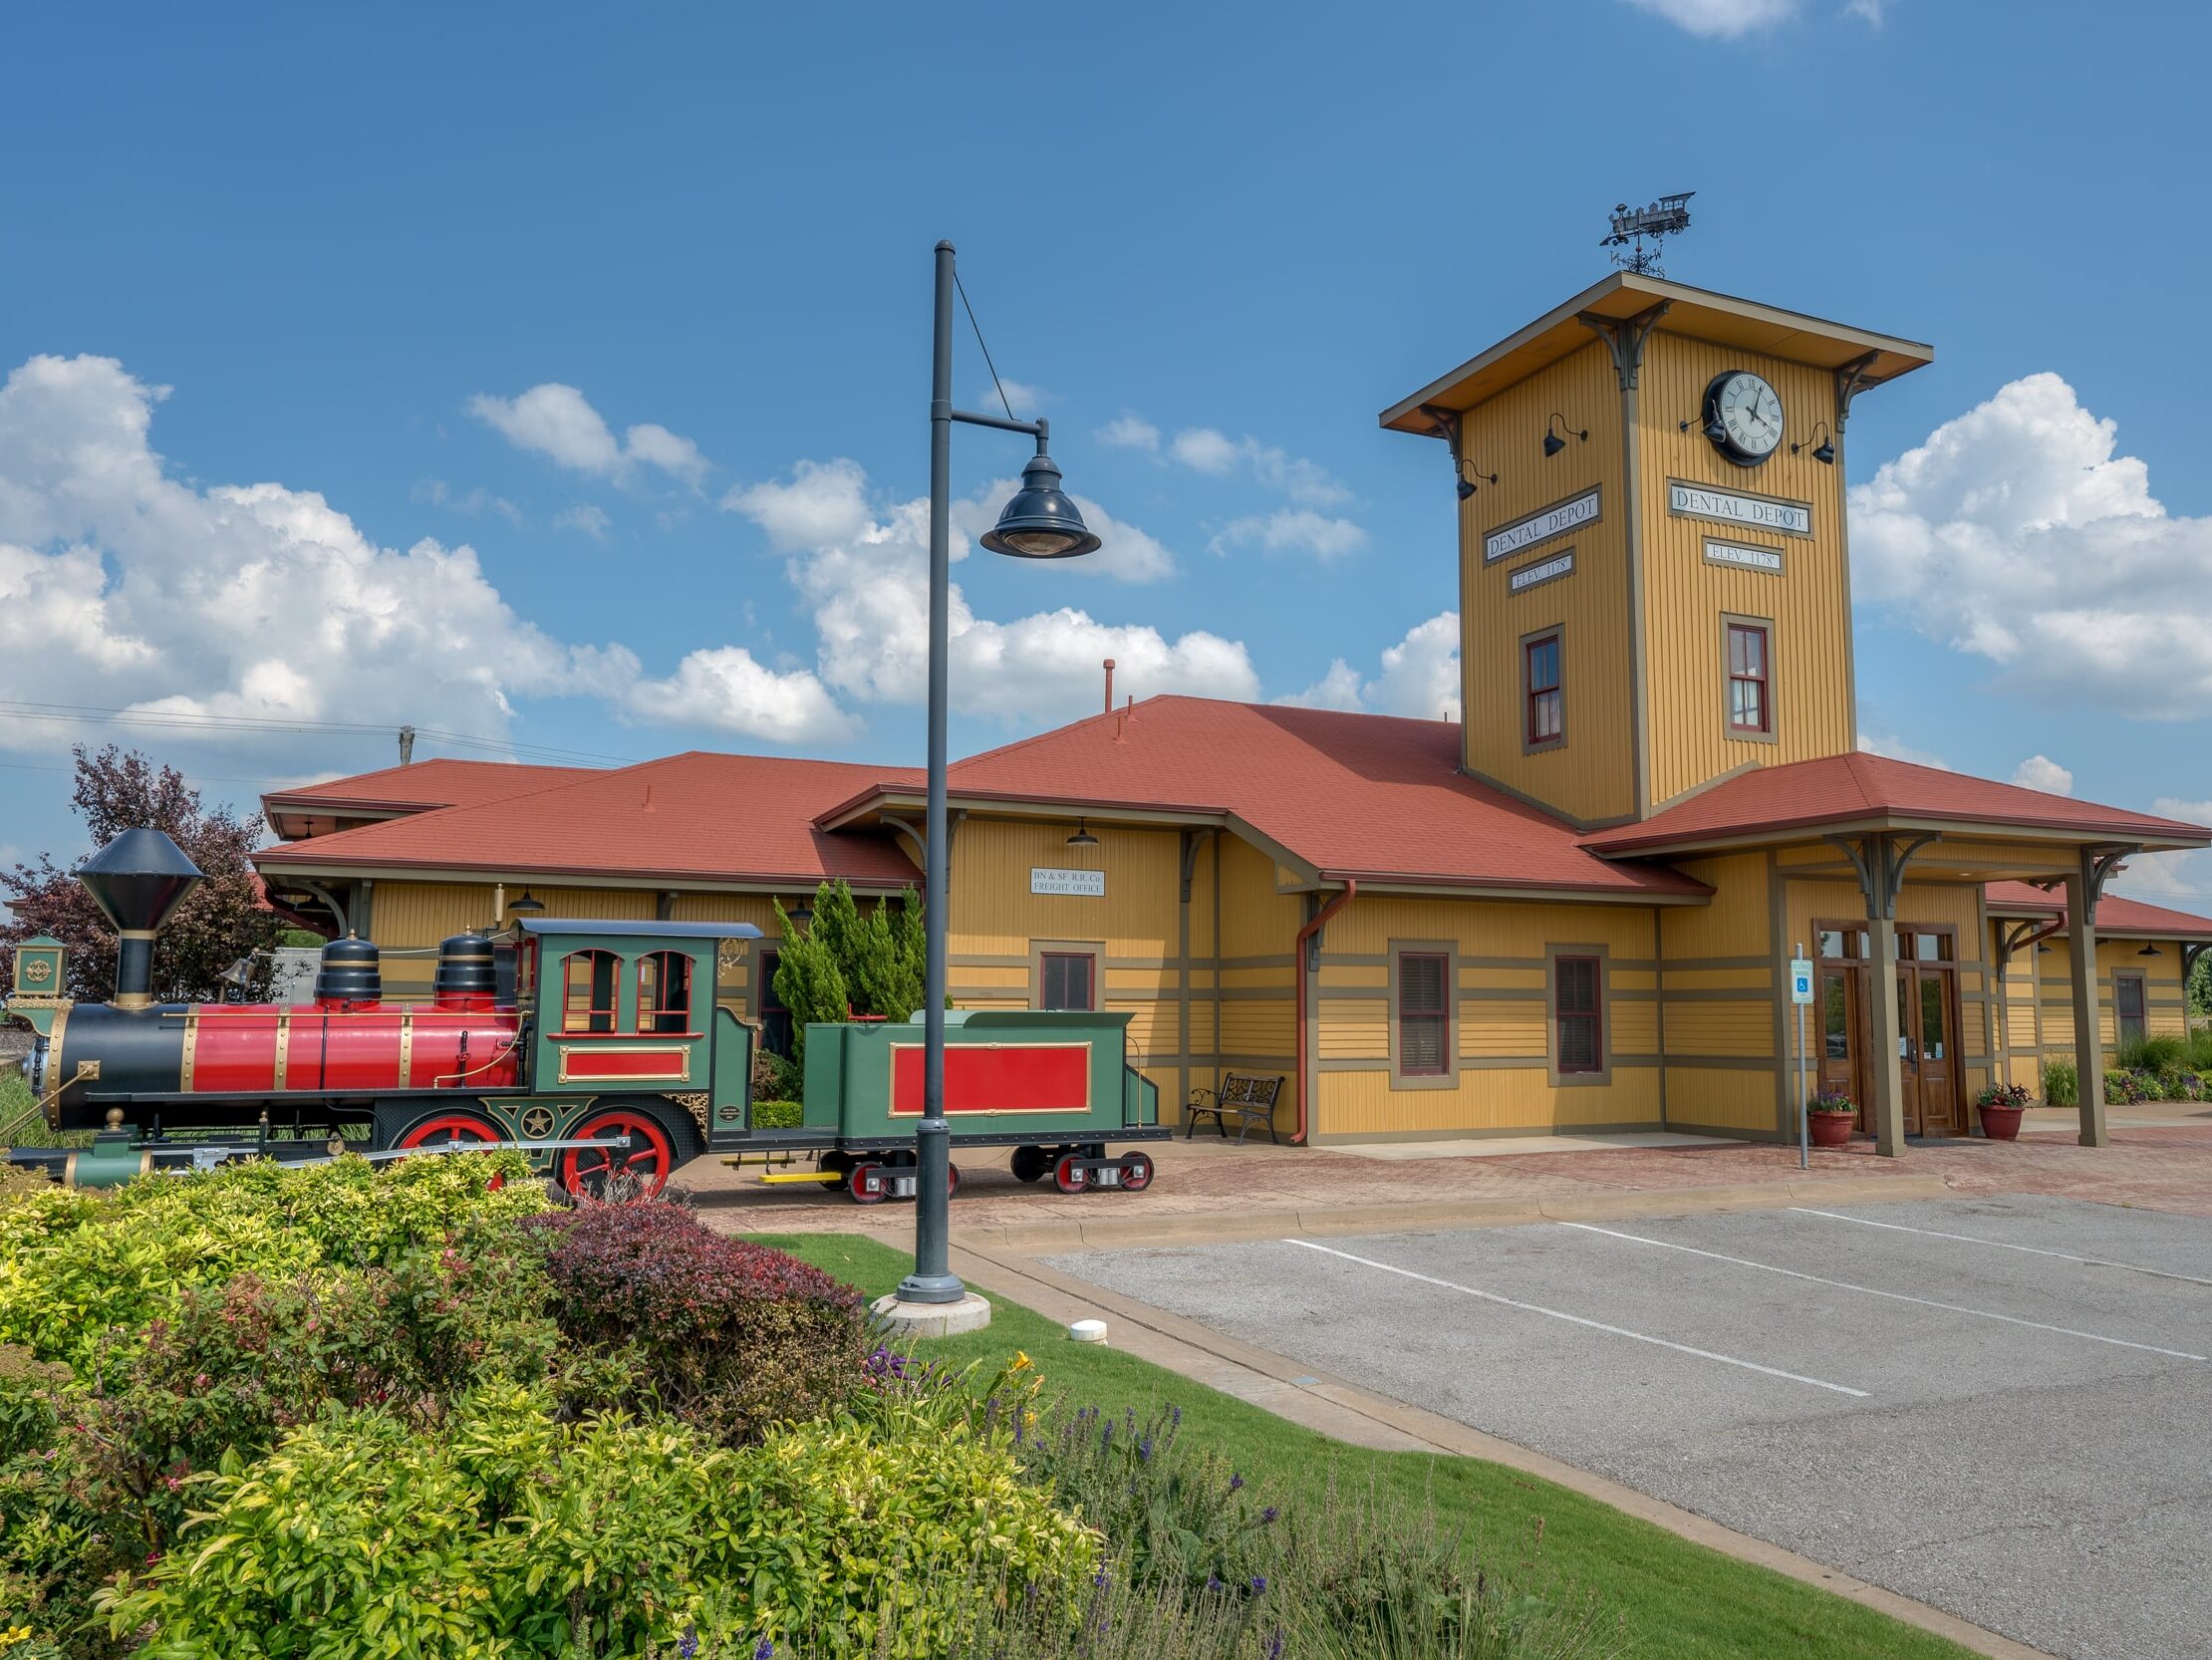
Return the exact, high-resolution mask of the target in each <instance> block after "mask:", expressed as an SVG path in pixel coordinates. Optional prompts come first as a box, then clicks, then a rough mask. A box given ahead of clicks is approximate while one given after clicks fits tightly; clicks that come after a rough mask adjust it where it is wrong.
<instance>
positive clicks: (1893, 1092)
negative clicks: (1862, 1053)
mask: <svg viewBox="0 0 2212 1660" xmlns="http://www.w3.org/2000/svg"><path fill="white" fill-rule="evenodd" d="M1866 932H1867V935H1868V949H1869V951H1870V953H1871V955H1870V957H1869V958H1868V961H1869V962H1870V963H1871V964H1872V966H1873V968H1872V972H1873V976H1874V981H1873V983H1872V984H1871V985H1869V986H1868V987H1867V988H1866V990H1867V1001H1868V1002H1869V1003H1871V1004H1872V1005H1873V1006H1872V1007H1870V1008H1869V1009H1868V1010H1867V1014H1868V1016H1869V1017H1868V1019H1867V1022H1866V1024H1867V1042H1868V1044H1869V1046H1870V1047H1871V1048H1872V1049H1873V1051H1874V1053H1873V1062H1874V1064H1873V1065H1872V1067H1871V1068H1869V1073H1870V1076H1871V1081H1872V1083H1873V1085H1874V1099H1873V1100H1872V1101H1870V1102H1868V1103H1867V1111H1868V1114H1869V1115H1870V1116H1871V1117H1872V1119H1873V1121H1874V1151H1875V1152H1876V1153H1878V1154H1880V1155H1881V1156H1882V1157H1883V1158H1885V1159H1894V1158H1895V1157H1897V1155H1898V1154H1900V1153H1902V1152H1903V1151H1904V1150H1905V1069H1904V1062H1903V1059H1902V1057H1901V1056H1900V1055H1899V1053H1898V1045H1899V1044H1900V1043H1902V1042H1903V1041H1904V1036H1905V1034H1904V1031H1903V1028H1902V1027H1901V1026H1899V1024H1898V1021H1897V921H1896V917H1895V915H1894V914H1892V915H1890V916H1884V917H1877V916H1873V915H1871V914H1870V915H1869V916H1868V917H1867V919H1866Z"/></svg>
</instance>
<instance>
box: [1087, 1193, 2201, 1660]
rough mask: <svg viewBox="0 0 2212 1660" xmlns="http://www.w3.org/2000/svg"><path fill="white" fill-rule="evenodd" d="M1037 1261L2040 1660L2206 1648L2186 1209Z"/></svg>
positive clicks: (1801, 1220) (1966, 1207) (1681, 1221)
mask: <svg viewBox="0 0 2212 1660" xmlns="http://www.w3.org/2000/svg"><path fill="white" fill-rule="evenodd" d="M1046 1260H1047V1262H1048V1263H1049V1264H1050V1265H1051V1266H1052V1267H1054V1268H1056V1269H1058V1270H1059V1271H1060V1272H1062V1273H1065V1274H1069V1275H1072V1276H1075V1277H1078V1278H1082V1279H1087V1280H1089V1281H1091V1282H1093V1283H1095V1284H1098V1285H1101V1286H1104V1287H1107V1288H1109V1289H1111V1290H1114V1291H1118V1292H1120V1293H1121V1294H1123V1295H1125V1296H1130V1297H1134V1298H1137V1299H1139V1300H1141V1301H1144V1302H1147V1303H1150V1304H1152V1305H1154V1306H1156V1307H1159V1308H1163V1309H1167V1310H1169V1311H1171V1312H1174V1313H1177V1314H1182V1315H1185V1316H1187V1317H1190V1318H1193V1319H1197V1320H1200V1321H1203V1322H1204V1323H1206V1324H1208V1325H1210V1326H1213V1327H1215V1328H1217V1329H1220V1330H1222V1331H1224V1332H1227V1333H1229V1334H1231V1335H1233V1336H1236V1337H1239V1338H1242V1339H1244V1341H1247V1342H1250V1343H1254V1344H1257V1345H1259V1346H1261V1347H1264V1348H1268V1349H1271V1350H1272V1351H1274V1352H1275V1353H1277V1354H1281V1355H1284V1356H1286V1357H1289V1358H1293V1359H1296V1360H1299V1361H1301V1362H1303V1363H1304V1364H1307V1365H1311V1366H1314V1367H1317V1368H1320V1369H1324V1370H1326V1371H1329V1372H1333V1373H1335V1374H1337V1375H1339V1376H1341V1377H1344V1378H1348V1379H1350V1380H1352V1381H1354V1382H1357V1383H1359V1384H1362V1385H1364V1386H1366V1387H1368V1388H1370V1389H1374V1390H1377V1391H1379V1392H1381V1393H1383V1394H1386V1395H1390V1396H1393V1397H1395V1398H1397V1399H1399V1400H1403V1401H1406V1402H1409V1403H1411V1404H1414V1405H1417V1406H1422V1407H1426V1408H1428V1409H1430V1410H1431V1411H1435V1412H1439V1413H1442V1414H1445V1415H1447V1416H1449V1417H1452V1418H1455V1419H1457V1420H1459V1421H1460V1422H1462V1423H1465V1424H1469V1425H1471V1426H1474V1427H1475V1428H1478V1429H1481V1430H1484V1431H1487V1432H1489V1433H1491V1434H1493V1435H1497V1436H1501V1437H1503V1438H1505V1439H1507V1440H1509V1441H1514V1442H1518V1443H1520V1444H1521V1445H1522V1446H1525V1447H1531V1448H1535V1449H1538V1450H1540V1451H1542V1452H1545V1453H1549V1454H1551V1455H1552V1456H1554V1457H1557V1458H1560V1459H1563V1460H1565V1461H1566V1462H1568V1463H1571V1464H1574V1465H1577V1466H1579V1467H1581V1468H1583V1469H1587V1470H1591V1471H1595V1472H1597V1473H1599V1474H1602V1475H1605V1476H1609V1477H1611V1478H1613V1479H1615V1480H1617V1481H1621V1482H1624V1483H1626V1484H1628V1485H1629V1486H1631V1487H1635V1488H1637V1489H1640V1490H1641V1491H1643V1492H1645V1493H1648V1494H1651V1495H1653V1496H1654V1497H1657V1498H1661V1499H1665V1500H1667V1501H1669V1502H1671V1503H1674V1504H1677V1505H1681V1506H1684V1507H1686V1508H1688V1509H1690V1510H1694V1511H1697V1512H1700V1513H1702V1514H1704V1515H1706V1516H1709V1517H1712V1518H1713V1519H1715V1520H1716V1521H1719V1522H1724V1523H1726V1524H1728V1525H1729V1526H1732V1527H1736V1528H1738V1529H1740V1530H1742V1531H1744V1532H1747V1533H1751V1534H1754V1535H1757V1536H1760V1537H1763V1538H1767V1539H1770V1540H1773V1541H1774V1542H1776V1543H1779V1544H1783V1545H1786V1546H1788V1547H1790V1548H1792V1549H1794V1550H1797V1551H1799V1552H1801V1553H1802V1554H1804V1555H1807V1556H1810V1557H1812V1558H1814V1559H1815V1560H1818V1561H1822V1562H1826V1563H1829V1564H1831V1565H1833V1566H1836V1567H1839V1568H1842V1569H1844V1570H1846V1571H1848V1572H1851V1573H1854V1574H1857V1575H1859V1576H1860V1577H1862V1578H1865V1579H1869V1580H1872V1581H1874V1582H1875V1583H1878V1584H1882V1585H1886V1586H1888V1587H1890V1588H1891V1589H1893V1590H1897V1591H1901V1592H1903V1593H1904V1594H1906V1595H1908V1596H1913V1597H1918V1598H1920V1599H1921V1600H1923V1601H1926V1602H1931V1603H1934V1604H1935V1605H1937V1606H1938V1607H1942V1608H1946V1609H1949V1610H1950V1611H1952V1612H1953V1613H1956V1614H1959V1615H1961V1616H1963V1617H1965V1618H1967V1619H1970V1620H1973V1621H1975V1622H1976V1623H1978V1624H1981V1625H1985V1626H1988V1627H1990V1628H1992V1629H1994V1630H1997V1631H2002V1632H2004V1633H2006V1634H2007V1635H2009V1636H2012V1637H2014V1638H2017V1639H2018V1640H2020V1641H2022V1642H2026V1643H2030V1644H2033V1645H2035V1646H2037V1647H2040V1648H2044V1649H2048V1650H2050V1651H2052V1652H2053V1653H2057V1654H2062V1655H2067V1656H2072V1657H2076V1660H2159V1657H2173V1660H2181V1657H2183V1656H2189V1657H2198V1656H2203V1655H2205V1654H2208V1653H2212V1223H2208V1222H2207V1221H2205V1220H2204V1219H2202V1218H2196V1217H2187V1216H2176V1215H2171V1214H2166V1213H2161V1212H2150V1211H2137V1210H2129V1209H2125V1208H2122V1207H2118V1206H2108V1205H2094V1204H2084V1203H2081V1202H2078V1201H2074V1200H2064V1199H2048V1198H2034V1197H2018V1196H2008V1197H2002V1198H1988V1199H1951V1200H1934V1201H1925V1202H1911V1203H1895V1204H1881V1205H1862V1206H1857V1207H1852V1206H1837V1207H1834V1208H1833V1209H1797V1210H1774V1211H1759V1212H1742V1213H1735V1214H1720V1215H1705V1216H1696V1217H1676V1218H1659V1219H1651V1218H1644V1219H1638V1220H1635V1221H1631V1222H1622V1223H1617V1224H1615V1223H1606V1224H1603V1225H1598V1224H1579V1223H1549V1224H1540V1225H1536V1226H1531V1227H1521V1228H1501V1229H1477V1230H1468V1231H1462V1232H1454V1233H1433V1234H1392V1235H1373V1236H1366V1237H1360V1238H1349V1239H1347V1238H1341V1237H1338V1238H1330V1239H1326V1240H1313V1241H1296V1240H1279V1241H1264V1242H1258V1243H1253V1244H1241V1245H1203V1246H1191V1247H1182V1248H1174V1249H1145V1250H1121V1251H1092V1252H1085V1253H1080V1254H1069V1255H1060V1256H1052V1257H1048V1258H1046Z"/></svg>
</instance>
